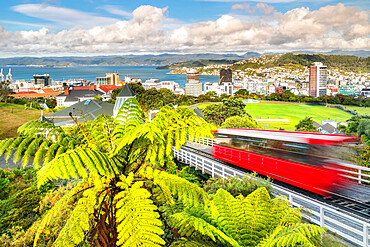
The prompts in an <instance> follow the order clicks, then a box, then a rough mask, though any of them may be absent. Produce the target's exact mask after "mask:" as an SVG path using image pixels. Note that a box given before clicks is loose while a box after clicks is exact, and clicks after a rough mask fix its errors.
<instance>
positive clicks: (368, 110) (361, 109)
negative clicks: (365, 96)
mask: <svg viewBox="0 0 370 247" xmlns="http://www.w3.org/2000/svg"><path fill="white" fill-rule="evenodd" d="M343 107H344V108H346V109H348V110H351V111H356V112H357V113H358V114H361V115H367V114H368V115H370V107H359V106H343Z"/></svg>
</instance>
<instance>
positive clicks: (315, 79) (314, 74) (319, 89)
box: [309, 62, 328, 98]
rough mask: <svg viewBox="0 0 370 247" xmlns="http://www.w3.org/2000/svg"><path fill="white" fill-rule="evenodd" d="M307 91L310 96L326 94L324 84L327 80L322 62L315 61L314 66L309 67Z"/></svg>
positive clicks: (326, 73)
mask: <svg viewBox="0 0 370 247" xmlns="http://www.w3.org/2000/svg"><path fill="white" fill-rule="evenodd" d="M309 79H310V81H309V83H310V86H309V91H310V92H309V93H310V95H311V96H312V97H315V98H316V97H319V96H322V95H326V85H327V82H328V71H327V67H326V66H324V65H323V64H322V63H319V62H315V63H314V66H311V67H310V75H309Z"/></svg>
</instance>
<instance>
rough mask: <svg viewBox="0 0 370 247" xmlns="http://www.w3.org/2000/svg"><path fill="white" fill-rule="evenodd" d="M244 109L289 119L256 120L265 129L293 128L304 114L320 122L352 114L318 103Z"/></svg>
mask: <svg viewBox="0 0 370 247" xmlns="http://www.w3.org/2000/svg"><path fill="white" fill-rule="evenodd" d="M207 105H210V104H208V103H206V104H202V105H198V107H199V108H205V107H206V106H207ZM246 110H247V112H248V113H249V114H251V115H252V116H253V118H255V119H258V118H263V119H267V118H269V119H289V120H290V123H289V122H268V121H266V122H260V121H259V122H258V123H259V124H260V125H261V126H264V127H265V128H266V129H279V128H283V129H285V130H294V126H295V125H296V124H297V123H298V122H299V120H301V119H303V118H304V117H306V116H310V117H312V118H313V120H314V121H316V122H317V123H319V124H321V121H322V120H326V119H332V120H336V121H338V122H340V121H346V120H347V119H349V118H351V117H352V115H351V114H349V113H346V112H344V111H341V110H339V109H335V108H330V107H325V106H318V105H305V104H297V103H283V102H282V103H268V102H263V103H255V104H253V103H252V104H246Z"/></svg>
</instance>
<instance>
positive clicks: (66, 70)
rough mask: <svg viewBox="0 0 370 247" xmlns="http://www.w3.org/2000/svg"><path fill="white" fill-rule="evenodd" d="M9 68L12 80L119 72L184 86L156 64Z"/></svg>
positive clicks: (90, 76) (205, 78)
mask: <svg viewBox="0 0 370 247" xmlns="http://www.w3.org/2000/svg"><path fill="white" fill-rule="evenodd" d="M9 68H11V69H12V71H11V72H12V75H13V80H25V81H30V80H31V79H33V75H34V74H38V75H40V74H41V75H42V74H49V75H50V78H51V79H53V80H54V81H62V80H69V79H86V80H87V81H92V82H95V81H96V77H100V76H105V74H106V73H119V75H120V79H121V80H124V78H125V76H129V77H131V78H140V79H141V81H142V82H144V81H145V80H148V79H152V78H153V79H159V80H160V81H175V82H177V83H179V85H180V87H182V88H183V87H185V83H186V75H179V74H169V72H170V71H171V70H167V69H156V66H74V67H27V66H24V67H23V66H14V67H12V66H8V67H4V68H3V69H4V72H3V73H4V75H6V74H8V71H9ZM199 80H200V82H201V83H202V84H204V83H205V82H218V81H219V80H220V77H219V76H203V75H201V76H200V77H199Z"/></svg>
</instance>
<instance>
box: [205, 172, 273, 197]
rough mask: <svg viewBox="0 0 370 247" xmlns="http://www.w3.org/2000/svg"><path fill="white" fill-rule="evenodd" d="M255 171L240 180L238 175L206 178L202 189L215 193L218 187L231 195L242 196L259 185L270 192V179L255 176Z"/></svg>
mask: <svg viewBox="0 0 370 247" xmlns="http://www.w3.org/2000/svg"><path fill="white" fill-rule="evenodd" d="M256 175H257V173H252V174H251V175H250V176H244V177H243V178H242V180H239V179H238V177H228V178H225V179H224V178H212V179H210V180H208V181H207V182H206V183H205V184H204V186H203V189H204V191H206V192H207V193H209V194H216V192H217V190H218V189H224V190H226V191H228V192H229V193H230V194H232V195H233V196H238V195H243V196H244V197H245V196H247V195H249V194H250V193H252V192H253V191H255V190H256V189H258V188H260V187H265V188H266V189H267V191H268V192H269V194H270V195H271V193H272V186H271V179H270V178H268V179H266V180H265V179H261V178H257V177H256Z"/></svg>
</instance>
